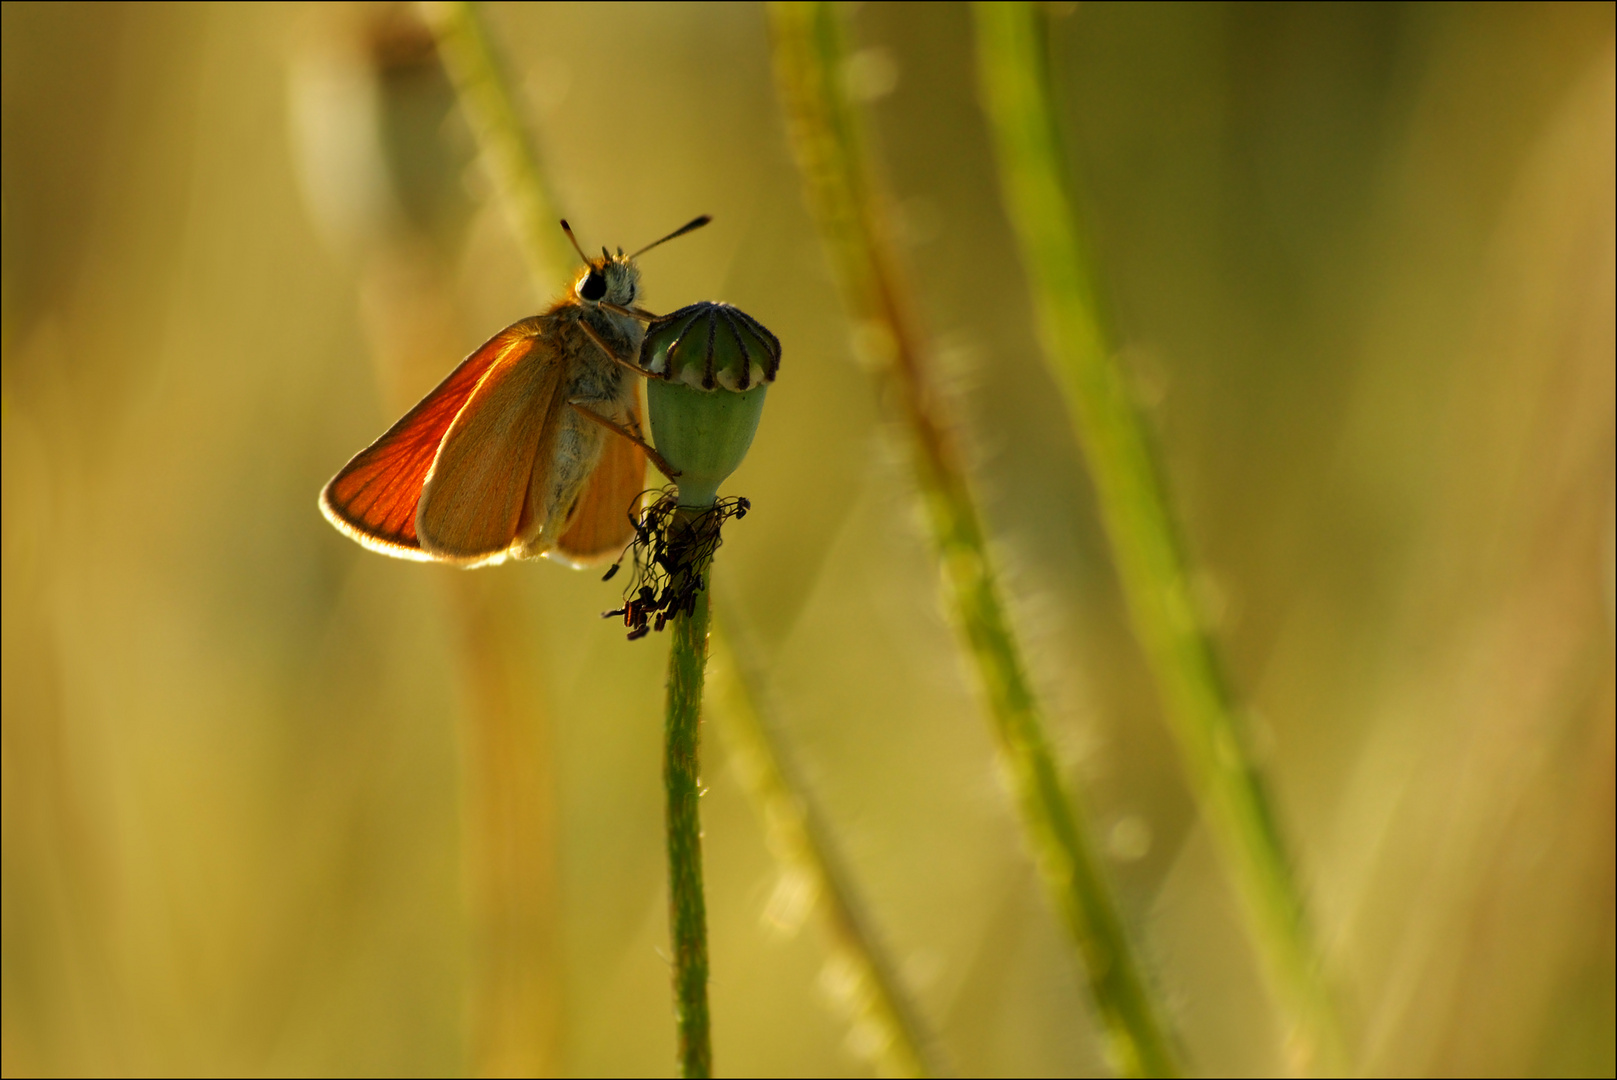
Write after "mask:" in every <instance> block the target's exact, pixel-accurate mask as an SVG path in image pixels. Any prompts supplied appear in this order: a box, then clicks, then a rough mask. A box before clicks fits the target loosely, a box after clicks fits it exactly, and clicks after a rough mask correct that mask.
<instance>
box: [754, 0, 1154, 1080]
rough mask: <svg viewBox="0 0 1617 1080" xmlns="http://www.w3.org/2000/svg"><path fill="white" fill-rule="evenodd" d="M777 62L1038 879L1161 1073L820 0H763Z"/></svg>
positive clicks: (1121, 1033) (819, 209)
mask: <svg viewBox="0 0 1617 1080" xmlns="http://www.w3.org/2000/svg"><path fill="white" fill-rule="evenodd" d="M771 12H772V22H773V29H774V35H775V63H776V73H777V77H778V80H779V84H780V89H781V94H782V98H783V100H784V102H785V104H786V108H787V114H788V120H789V122H790V127H791V133H792V140H793V144H794V148H795V150H796V152H797V158H798V162H799V165H800V167H801V170H802V173H803V176H804V181H805V185H806V187H807V190H808V197H809V203H810V206H811V208H812V210H813V212H814V214H815V216H816V218H817V220H818V222H819V225H820V230H821V234H822V236H823V238H824V240H825V243H826V246H827V248H828V250H829V252H830V254H831V257H832V261H833V264H834V265H835V267H836V269H837V271H838V278H839V283H840V284H841V286H842V291H843V295H844V298H845V301H846V303H847V305H848V307H849V309H850V311H851V313H852V316H853V318H854V320H855V323H856V325H857V326H858V327H859V329H860V331H861V337H862V338H863V339H864V340H865V342H866V343H867V346H868V347H869V348H870V349H871V350H872V351H873V352H876V353H878V354H879V356H878V357H876V358H877V359H879V360H881V361H882V362H883V367H884V370H885V371H886V372H887V377H888V378H889V379H890V380H891V382H892V383H893V389H894V390H895V391H896V393H895V395H894V396H895V398H896V399H897V400H898V401H899V402H901V403H902V408H903V412H904V419H905V421H906V426H907V428H908V430H909V432H910V434H911V437H912V438H911V441H912V450H913V453H912V460H913V462H914V467H915V474H916V479H917V484H918V487H919V488H920V491H921V493H922V496H923V498H924V500H925V504H926V510H927V518H928V522H929V524H930V528H931V533H932V542H933V545H934V547H935V549H936V551H937V554H938V558H939V561H940V563H941V564H942V569H943V576H944V581H945V586H946V590H947V593H948V596H949V599H950V601H951V605H952V607H953V612H954V616H955V620H956V623H957V625H958V627H959V629H960V632H961V634H962V636H963V637H964V638H965V644H966V647H967V650H968V654H969V655H970V657H971V659H972V661H973V663H974V666H975V667H976V670H977V674H978V679H979V682H980V684H981V687H982V690H983V694H984V697H985V699H986V704H987V706H988V712H989V715H990V717H991V719H992V722H993V729H994V733H995V735H996V736H997V740H998V744H999V748H1000V753H1001V755H1002V757H1003V759H1004V761H1005V763H1006V765H1007V766H1008V768H1007V773H1008V774H1009V776H1010V777H1011V783H1012V787H1013V789H1014V793H1015V798H1016V801H1017V803H1018V809H1019V810H1020V812H1021V819H1022V824H1023V827H1024V829H1025V831H1026V834H1027V836H1028V839H1029V843H1030V846H1031V848H1032V850H1033V853H1034V856H1035V859H1036V862H1037V864H1038V866H1039V869H1040V871H1041V873H1042V876H1043V879H1044V884H1045V887H1046V890H1047V892H1048V894H1049V897H1050V900H1051V903H1052V905H1053V906H1054V907H1055V909H1056V911H1057V913H1058V915H1059V917H1060V919H1061V921H1062V923H1063V924H1064V926H1065V928H1066V930H1067V932H1068V934H1069V935H1070V936H1071V938H1072V940H1073V942H1074V944H1075V946H1076V948H1077V951H1078V953H1079V957H1080V959H1081V962H1082V967H1083V970H1084V971H1085V973H1086V974H1087V976H1088V985H1089V990H1090V996H1091V999H1092V1001H1093V1003H1094V1006H1095V1009H1096V1012H1097V1014H1098V1015H1099V1017H1100V1022H1101V1030H1102V1033H1103V1035H1104V1037H1105V1039H1106V1042H1107V1045H1108V1049H1109V1051H1110V1054H1111V1057H1112V1059H1113V1061H1114V1063H1115V1064H1116V1065H1117V1067H1118V1068H1119V1069H1120V1070H1121V1071H1122V1072H1124V1073H1125V1074H1128V1075H1170V1074H1172V1073H1174V1072H1175V1071H1176V1065H1175V1060H1174V1052H1173V1048H1172V1045H1171V1042H1170V1040H1169V1037H1168V1035H1167V1032H1166V1029H1165V1027H1164V1025H1163V1022H1162V1020H1161V1013H1160V1009H1159V1007H1158V1005H1157V1003H1156V1001H1155V1000H1154V998H1153V996H1152V992H1151V989H1150V987H1149V985H1148V983H1147V981H1146V979H1145V976H1144V973H1143V970H1142V968H1141V965H1140V963H1139V961H1138V959H1137V957H1136V955H1135V950H1134V947H1133V945H1132V943H1131V942H1130V941H1129V938H1128V935H1127V933H1126V932H1125V930H1124V926H1123V921H1122V918H1121V916H1120V914H1119V912H1118V908H1117V904H1116V901H1115V899H1114V898H1113V896H1112V892H1111V887H1110V884H1109V882H1108V881H1107V879H1106V875H1105V872H1104V869H1103V867H1102V865H1101V862H1100V859H1099V858H1098V856H1097V854H1096V850H1095V846H1094V844H1093V842H1092V841H1091V839H1090V837H1091V830H1090V828H1089V826H1088V823H1087V821H1086V820H1085V818H1084V816H1083V814H1082V812H1081V811H1080V810H1079V809H1078V807H1077V805H1076V804H1075V803H1074V802H1073V801H1072V799H1071V798H1070V797H1069V796H1068V793H1067V792H1066V790H1065V786H1064V784H1063V782H1062V778H1061V774H1060V770H1059V769H1058V768H1057V766H1056V763H1055V759H1054V756H1053V754H1052V753H1051V750H1050V744H1049V740H1048V738H1047V737H1046V735H1045V733H1044V717H1043V712H1042V709H1041V707H1040V705H1039V702H1038V700H1037V698H1036V696H1035V694H1034V693H1033V689H1032V686H1031V684H1030V682H1029V679H1028V674H1027V668H1026V664H1025V663H1024V661H1023V659H1022V656H1021V652H1020V649H1019V647H1018V646H1017V643H1016V641H1015V637H1014V635H1013V634H1012V631H1011V626H1010V619H1009V617H1008V614H1007V612H1006V610H1005V606H1004V603H1003V601H1002V599H1001V597H1000V594H999V587H998V584H997V581H996V579H995V576H994V573H993V568H992V563H991V561H990V559H989V555H988V540H987V535H986V532H985V530H984V528H983V523H982V519H981V516H980V514H979V513H978V510H977V506H976V502H975V500H974V499H973V497H972V495H971V491H970V488H969V484H968V481H967V475H966V468H965V465H964V460H963V456H962V454H961V451H960V449H959V446H958V444H957V442H956V440H955V438H954V434H953V430H952V428H951V426H950V424H949V422H948V420H947V417H946V416H945V414H944V409H943V405H942V402H941V400H940V397H939V395H938V393H937V391H936V388H935V386H934V385H933V382H932V379H933V375H932V372H933V369H934V366H935V365H934V362H933V360H932V357H931V356H930V353H929V348H928V346H927V344H926V343H925V340H924V335H923V334H922V333H921V331H920V328H919V324H918V320H917V319H916V317H915V315H914V312H913V308H912V305H911V303H910V301H909V299H908V296H909V293H908V289H907V287H906V285H905V283H904V282H903V280H902V278H901V276H900V274H899V271H898V266H897V261H896V259H895V257H894V255H893V251H892V246H891V244H890V241H889V236H890V226H889V223H888V215H887V212H886V209H885V206H884V204H883V202H882V197H881V194H880V192H879V190H878V188H877V185H876V180H875V177H874V175H873V169H872V167H871V165H870V162H869V158H868V153H867V148H866V145H865V143H864V140H863V138H862V133H861V130H860V119H859V115H858V113H857V111H856V110H855V108H854V107H853V105H852V104H851V102H850V101H849V100H848V99H847V96H846V94H845V92H844V90H843V79H842V75H843V71H844V66H845V58H846V48H845V45H844V42H843V36H842V27H841V25H840V22H839V20H838V17H837V15H836V13H835V11H834V10H832V8H831V5H829V4H823V3H776V4H772V5H771Z"/></svg>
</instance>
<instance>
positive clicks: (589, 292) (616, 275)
mask: <svg viewBox="0 0 1617 1080" xmlns="http://www.w3.org/2000/svg"><path fill="white" fill-rule="evenodd" d="M573 295H574V296H576V297H578V298H579V299H580V300H582V301H583V302H584V303H585V304H587V305H590V306H592V307H593V306H594V305H596V304H599V303H601V302H602V301H605V302H606V303H608V304H612V305H615V306H617V307H630V306H632V305H633V304H634V302H635V300H636V299H637V298H638V297H639V296H640V268H639V267H638V266H636V265H635V264H634V259H633V257H631V256H628V255H625V254H624V253H623V252H622V250H621V249H620V250H619V251H618V253H617V254H616V255H610V254H608V253H607V251H606V249H605V248H602V249H601V257H600V258H599V259H591V260H589V261H588V263H587V264H586V265H585V267H584V269H582V270H580V271H579V272H578V277H577V278H576V279H575V280H574V281H573Z"/></svg>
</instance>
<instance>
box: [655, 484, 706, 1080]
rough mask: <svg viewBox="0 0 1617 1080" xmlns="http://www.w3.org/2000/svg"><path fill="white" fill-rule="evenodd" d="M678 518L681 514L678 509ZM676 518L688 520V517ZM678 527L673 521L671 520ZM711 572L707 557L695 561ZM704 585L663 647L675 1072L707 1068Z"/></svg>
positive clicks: (696, 1073) (698, 1072)
mask: <svg viewBox="0 0 1617 1080" xmlns="http://www.w3.org/2000/svg"><path fill="white" fill-rule="evenodd" d="M681 515H682V517H683V518H688V516H687V515H685V514H684V510H683V508H681ZM682 524H687V525H688V520H687V521H683V522H682ZM676 527H677V526H676ZM696 572H697V573H699V574H702V575H704V576H708V577H709V578H711V574H712V564H711V563H709V564H708V565H706V566H702V567H699V568H697V570H696ZM708 609H709V599H708V589H706V588H704V589H702V591H701V592H700V593H698V594H697V597H696V606H695V608H694V609H693V610H692V611H691V612H690V613H689V614H681V615H678V616H676V617H675V618H674V623H673V631H674V640H673V643H672V644H671V646H670V647H669V650H668V714H667V724H666V727H665V729H664V744H665V755H664V758H663V782H664V785H665V786H666V788H667V793H668V804H667V826H668V928H669V936H670V938H671V939H672V943H673V950H674V1022H675V1025H676V1028H677V1032H678V1042H679V1049H678V1053H679V1068H680V1075H681V1076H685V1077H706V1076H711V1075H713V1047H712V1042H711V1036H710V1032H709V1023H708V1006H707V973H708V964H707V907H706V901H705V899H704V897H703V893H702V807H701V796H702V783H701V754H700V751H701V721H702V684H703V676H704V674H705V671H706V668H707V638H708Z"/></svg>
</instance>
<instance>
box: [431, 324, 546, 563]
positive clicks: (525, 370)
mask: <svg viewBox="0 0 1617 1080" xmlns="http://www.w3.org/2000/svg"><path fill="white" fill-rule="evenodd" d="M527 345H528V347H527V348H526V349H523V350H521V351H520V352H519V351H517V350H514V349H513V350H511V351H510V352H509V353H508V354H507V355H506V356H503V357H502V358H501V359H500V360H499V362H498V363H496V364H494V365H493V366H491V367H490V368H489V369H488V371H487V373H485V374H484V376H483V378H482V381H480V382H479V383H478V385H477V389H476V391H475V392H474V393H473V394H472V396H471V399H470V400H469V401H467V403H466V405H465V407H463V408H462V409H461V411H460V414H459V415H458V416H456V417H455V420H454V422H453V423H452V424H450V426H449V430H448V431H447V432H445V433H444V437H443V441H442V443H441V444H440V446H439V448H438V456H437V458H436V459H435V460H434V461H433V464H432V471H431V472H430V473H428V475H427V479H426V482H425V483H424V484H423V485H422V488H421V501H420V505H419V506H418V507H417V509H416V521H415V527H416V532H417V535H418V538H419V542H420V545H421V549H422V550H423V551H425V552H427V553H428V554H430V555H431V556H433V557H434V558H438V559H443V560H446V561H449V562H458V563H468V564H471V563H482V562H490V561H494V560H495V559H497V558H498V557H500V556H502V555H504V554H505V551H506V549H507V548H509V547H510V546H511V542H512V541H513V540H514V539H515V538H516V536H517V534H518V532H519V531H520V530H521V529H522V527H523V526H524V525H525V524H526V522H525V521H524V520H523V512H524V507H525V505H526V503H527V499H528V490H529V485H530V483H531V481H532V477H533V474H534V471H535V469H544V468H548V467H549V465H548V462H549V458H550V454H549V453H548V446H547V443H548V442H550V441H553V440H554V437H555V436H554V433H555V426H556V417H557V415H558V412H559V410H560V409H561V408H562V407H563V402H562V401H561V390H562V383H563V379H562V376H563V375H564V374H565V371H564V367H563V365H562V364H561V363H560V362H559V359H558V358H557V356H556V355H555V351H554V349H552V348H550V347H548V346H547V343H546V342H545V341H544V340H543V339H540V338H530V339H529V340H528V342H527Z"/></svg>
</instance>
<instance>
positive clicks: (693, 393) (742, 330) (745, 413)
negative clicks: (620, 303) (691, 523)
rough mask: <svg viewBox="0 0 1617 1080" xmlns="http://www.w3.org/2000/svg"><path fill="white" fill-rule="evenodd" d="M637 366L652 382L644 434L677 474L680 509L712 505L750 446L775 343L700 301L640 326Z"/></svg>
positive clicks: (752, 323)
mask: <svg viewBox="0 0 1617 1080" xmlns="http://www.w3.org/2000/svg"><path fill="white" fill-rule="evenodd" d="M640 366H641V368H643V369H644V370H645V371H646V372H647V373H648V374H650V375H651V376H653V377H652V378H651V379H649V380H648V381H647V384H646V397H647V400H648V401H649V403H650V406H651V435H652V439H653V441H655V443H656V444H657V452H658V453H660V454H661V455H662V456H663V457H664V459H666V460H667V462H668V464H669V465H670V466H672V467H673V468H674V469H676V470H678V471H679V476H678V478H677V480H676V482H677V483H678V484H679V503H680V505H681V506H712V505H713V503H714V501H715V500H716V499H717V498H718V493H719V485H720V484H722V483H723V482H724V481H725V480H726V479H728V478H729V476H730V474H731V473H733V472H735V471H736V469H737V468H739V467H740V465H741V461H742V459H743V458H745V457H746V456H747V449H748V448H749V447H750V446H751V445H752V436H753V434H754V433H755V432H756V431H757V430H758V418H759V416H761V415H762V413H763V408H764V393H765V391H767V390H768V389H769V384H770V383H771V382H773V381H774V380H775V373H776V372H777V371H779V370H780V341H779V339H777V338H776V337H775V335H774V334H771V333H770V332H769V331H768V330H766V329H765V328H764V326H763V324H762V323H760V322H758V320H756V319H754V318H753V317H752V316H750V315H748V314H747V313H746V312H743V311H741V310H739V309H737V308H733V307H731V306H730V305H729V304H715V303H711V302H706V301H704V302H703V303H700V304H692V305H690V306H689V307H683V308H680V309H679V310H678V311H675V312H673V313H671V314H668V315H664V316H663V317H662V318H660V319H657V320H655V321H653V322H652V323H651V325H650V326H648V327H646V338H645V342H644V343H643V344H642V345H641V346H640Z"/></svg>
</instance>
